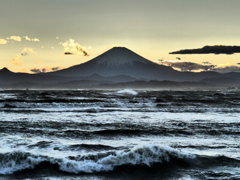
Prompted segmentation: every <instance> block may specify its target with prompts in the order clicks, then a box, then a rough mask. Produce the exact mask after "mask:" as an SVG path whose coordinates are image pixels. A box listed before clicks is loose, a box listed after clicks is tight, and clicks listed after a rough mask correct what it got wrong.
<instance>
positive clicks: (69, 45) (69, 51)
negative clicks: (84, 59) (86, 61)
mask: <svg viewBox="0 0 240 180" xmlns="http://www.w3.org/2000/svg"><path fill="white" fill-rule="evenodd" d="M60 44H61V45H62V46H63V48H64V51H65V52H64V54H65V55H82V56H89V55H90V54H89V52H88V51H87V48H85V47H82V46H81V45H80V44H78V43H77V42H75V41H74V40H73V39H69V40H68V41H66V42H64V43H62V42H61V43H60Z"/></svg>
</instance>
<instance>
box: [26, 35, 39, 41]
mask: <svg viewBox="0 0 240 180" xmlns="http://www.w3.org/2000/svg"><path fill="white" fill-rule="evenodd" d="M23 37H24V39H25V40H27V41H34V42H39V41H40V40H39V39H38V38H29V37H28V36H23Z"/></svg>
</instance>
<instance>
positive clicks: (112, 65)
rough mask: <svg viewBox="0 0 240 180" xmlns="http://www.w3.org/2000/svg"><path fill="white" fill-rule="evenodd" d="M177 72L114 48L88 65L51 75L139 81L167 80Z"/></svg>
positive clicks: (73, 67)
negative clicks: (93, 76)
mask: <svg viewBox="0 0 240 180" xmlns="http://www.w3.org/2000/svg"><path fill="white" fill-rule="evenodd" d="M175 72H176V71H175V70H173V69H172V68H171V67H166V66H162V65H158V64H156V63H153V62H152V61H149V60H147V59H145V58H144V57H142V56H140V55H138V54H136V53H134V52H133V51H131V50H129V49H127V48H125V47H114V48H112V49H110V50H108V51H106V52H105V53H103V54H101V55H99V56H97V57H96V58H94V59H92V60H90V61H88V62H86V63H83V64H80V65H76V66H72V67H70V68H68V69H64V70H60V71H57V72H53V73H50V74H54V75H58V76H68V77H70V76H72V77H73V76H74V77H84V76H91V75H93V74H98V75H100V76H104V77H110V76H119V75H125V76H130V77H133V78H137V79H159V78H160V77H159V76H164V78H166V77H165V75H166V74H174V73H175ZM164 74H165V75H164ZM164 78H163V79H164ZM161 79H162V78H161Z"/></svg>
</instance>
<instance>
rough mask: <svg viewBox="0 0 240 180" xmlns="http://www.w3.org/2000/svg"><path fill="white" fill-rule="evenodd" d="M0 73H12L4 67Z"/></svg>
mask: <svg viewBox="0 0 240 180" xmlns="http://www.w3.org/2000/svg"><path fill="white" fill-rule="evenodd" d="M0 72H3V73H11V72H12V71H10V70H9V69H8V68H6V67H4V68H2V69H1V70H0Z"/></svg>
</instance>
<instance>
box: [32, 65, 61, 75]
mask: <svg viewBox="0 0 240 180" xmlns="http://www.w3.org/2000/svg"><path fill="white" fill-rule="evenodd" d="M60 69H63V68H62V67H60V66H59V67H44V68H32V69H30V71H31V72H33V73H36V74H37V73H46V72H52V71H58V70H60Z"/></svg>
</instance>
